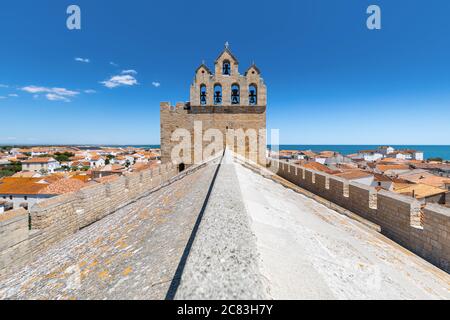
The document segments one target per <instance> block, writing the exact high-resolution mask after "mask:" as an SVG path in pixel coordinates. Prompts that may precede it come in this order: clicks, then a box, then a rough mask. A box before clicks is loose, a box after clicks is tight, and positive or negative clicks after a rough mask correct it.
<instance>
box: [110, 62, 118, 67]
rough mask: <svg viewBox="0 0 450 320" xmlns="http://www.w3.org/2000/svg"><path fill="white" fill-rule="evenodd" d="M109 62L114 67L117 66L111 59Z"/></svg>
mask: <svg viewBox="0 0 450 320" xmlns="http://www.w3.org/2000/svg"><path fill="white" fill-rule="evenodd" d="M109 64H110V65H112V66H114V67H118V66H119V65H118V64H117V63H114V62H112V61H111V62H110V63H109Z"/></svg>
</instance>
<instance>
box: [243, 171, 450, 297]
mask: <svg viewBox="0 0 450 320" xmlns="http://www.w3.org/2000/svg"><path fill="white" fill-rule="evenodd" d="M235 169H236V172H237V176H238V180H239V185H240V188H241V190H242V197H243V201H244V203H245V206H246V210H247V212H248V214H249V216H250V218H251V223H250V224H251V228H252V230H253V232H254V233H255V235H256V239H257V241H256V244H257V248H258V252H259V253H260V257H261V260H260V271H261V274H262V276H263V278H264V279H265V284H266V286H267V287H268V289H269V296H270V297H272V298H274V299H344V300H347V299H445V300H448V299H450V275H449V274H447V273H445V272H444V271H442V270H439V269H438V268H436V267H434V266H433V265H431V264H430V263H428V262H426V261H425V260H423V259H421V258H420V257H418V256H416V255H414V254H412V253H411V252H409V251H407V250H406V249H404V248H402V247H401V246H399V245H397V244H395V243H394V242H392V241H391V240H389V239H387V238H386V237H384V236H383V235H381V234H380V233H378V232H376V231H374V230H372V229H369V228H367V227H366V226H364V225H363V224H361V223H359V222H357V221H355V220H352V219H350V218H348V217H347V216H343V215H340V214H339V213H337V212H336V211H333V210H331V209H328V208H327V207H325V206H323V205H321V204H319V203H318V202H316V201H314V200H312V199H309V198H306V197H305V196H303V195H301V194H298V193H296V192H294V191H292V190H290V189H287V188H285V187H283V186H282V185H280V184H277V183H275V182H274V181H272V180H270V179H266V178H264V177H262V176H261V175H259V174H256V173H254V172H253V171H251V170H249V169H247V168H244V167H243V166H241V165H239V164H236V165H235Z"/></svg>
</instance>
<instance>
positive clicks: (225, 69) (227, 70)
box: [222, 60, 231, 76]
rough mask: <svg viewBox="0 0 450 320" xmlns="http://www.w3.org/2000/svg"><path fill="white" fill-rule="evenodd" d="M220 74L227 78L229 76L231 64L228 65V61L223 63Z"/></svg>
mask: <svg viewBox="0 0 450 320" xmlns="http://www.w3.org/2000/svg"><path fill="white" fill-rule="evenodd" d="M222 74H223V75H228V76H229V75H230V74H231V63H230V61H228V60H225V61H224V62H223V69H222Z"/></svg>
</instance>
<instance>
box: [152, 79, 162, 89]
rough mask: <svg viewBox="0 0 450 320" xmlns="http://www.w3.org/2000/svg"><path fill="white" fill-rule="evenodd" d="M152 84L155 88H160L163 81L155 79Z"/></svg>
mask: <svg viewBox="0 0 450 320" xmlns="http://www.w3.org/2000/svg"><path fill="white" fill-rule="evenodd" d="M152 86H154V87H155V88H159V87H161V83H159V82H157V81H153V82H152Z"/></svg>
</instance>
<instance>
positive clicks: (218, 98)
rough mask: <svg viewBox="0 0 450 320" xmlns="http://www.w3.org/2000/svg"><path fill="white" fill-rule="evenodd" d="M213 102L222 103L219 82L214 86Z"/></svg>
mask: <svg viewBox="0 0 450 320" xmlns="http://www.w3.org/2000/svg"><path fill="white" fill-rule="evenodd" d="M214 104H215V105H220V104H222V86H221V85H220V84H216V85H215V86H214Z"/></svg>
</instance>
